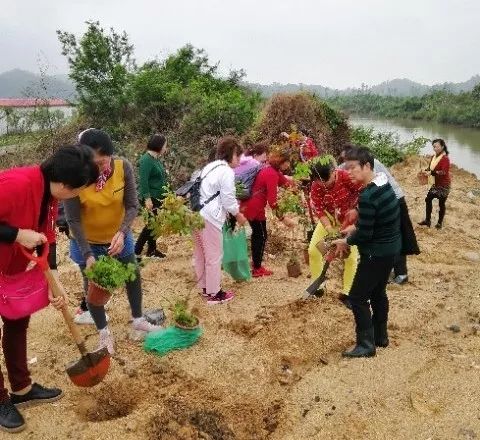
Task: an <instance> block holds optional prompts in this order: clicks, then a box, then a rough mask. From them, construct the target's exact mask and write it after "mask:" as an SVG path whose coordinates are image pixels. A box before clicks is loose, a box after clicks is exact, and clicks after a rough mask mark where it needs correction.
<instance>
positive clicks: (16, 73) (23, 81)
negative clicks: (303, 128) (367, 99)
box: [0, 69, 480, 101]
mask: <svg viewBox="0 0 480 440" xmlns="http://www.w3.org/2000/svg"><path fill="white" fill-rule="evenodd" d="M45 83H46V87H47V95H48V97H49V98H62V99H66V100H69V101H74V100H75V96H76V94H75V87H74V85H73V83H72V81H71V80H70V79H69V77H68V75H51V76H47V77H46V78H45ZM479 83H480V75H475V76H473V77H472V78H470V79H469V80H467V81H464V82H461V83H452V82H448V83H443V84H435V85H433V86H427V85H425V84H420V83H417V82H415V81H411V80H409V79H406V78H397V79H393V80H390V81H385V82H382V83H380V84H377V85H374V86H371V87H368V86H366V85H362V87H361V88H348V89H343V90H339V89H332V88H330V87H324V86H321V85H316V84H301V83H300V84H280V83H273V84H255V83H245V85H246V86H248V87H250V88H252V89H254V90H257V91H259V92H260V93H261V94H262V95H263V96H265V97H269V96H272V95H274V94H276V93H292V92H298V91H301V90H306V91H309V92H312V93H315V94H316V95H318V96H319V97H321V98H329V97H332V96H337V95H352V94H355V93H373V94H376V95H382V96H421V95H425V94H426V93H429V92H431V91H434V90H446V91H448V92H452V93H461V92H469V91H471V90H472V89H473V88H474V87H475V85H477V84H479ZM40 84H41V81H40V75H37V74H34V73H31V72H27V71H25V70H20V69H14V70H10V71H8V72H4V73H0V98H23V97H45V92H44V91H43V90H42V87H41V86H40Z"/></svg>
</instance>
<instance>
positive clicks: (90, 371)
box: [21, 245, 110, 387]
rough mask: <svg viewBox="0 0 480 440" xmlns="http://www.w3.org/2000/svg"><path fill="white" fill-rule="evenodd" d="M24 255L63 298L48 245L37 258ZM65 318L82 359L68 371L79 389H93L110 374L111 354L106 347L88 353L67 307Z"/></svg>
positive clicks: (64, 308)
mask: <svg viewBox="0 0 480 440" xmlns="http://www.w3.org/2000/svg"><path fill="white" fill-rule="evenodd" d="M21 249H22V253H23V254H24V255H25V256H26V257H27V258H28V259H29V260H31V261H34V262H35V263H37V264H38V265H39V267H40V268H41V269H42V270H43V271H44V274H45V278H46V279H47V282H48V286H49V287H50V290H51V292H52V294H53V296H54V297H59V296H63V295H64V293H65V291H64V289H63V287H62V285H61V284H60V283H59V281H58V280H57V279H56V278H55V276H54V275H53V273H52V271H51V270H50V268H49V267H48V264H47V261H46V256H48V245H45V249H46V250H45V251H44V255H43V256H42V257H36V256H34V255H31V254H30V253H28V252H27V251H26V250H25V249H24V248H23V247H22V248H21ZM61 312H62V315H63V318H64V319H65V322H66V323H67V326H68V328H69V330H70V332H71V333H72V336H73V340H74V341H75V343H76V344H77V347H78V350H79V351H80V354H81V355H82V357H81V358H80V359H79V360H78V361H72V362H70V363H69V364H68V365H67V367H66V371H67V374H68V377H69V378H70V380H71V381H72V382H73V383H74V384H75V385H77V386H79V387H93V386H95V385H97V384H99V383H100V382H101V381H102V380H103V378H104V377H105V376H106V375H107V373H108V368H109V367H110V354H109V353H108V350H107V348H106V347H104V348H101V349H99V350H96V351H94V352H88V351H87V348H86V347H85V340H84V339H83V337H82V335H81V334H80V332H79V330H78V327H77V326H76V325H75V323H74V322H73V319H72V315H71V314H70V312H69V311H68V309H67V306H65V307H63V308H62V310H61Z"/></svg>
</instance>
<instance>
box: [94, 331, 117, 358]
mask: <svg viewBox="0 0 480 440" xmlns="http://www.w3.org/2000/svg"><path fill="white" fill-rule="evenodd" d="M99 337H100V341H99V343H98V347H97V350H100V349H101V348H104V347H107V350H108V352H109V353H110V356H113V355H114V354H115V348H114V343H115V340H114V339H113V335H112V334H111V333H110V330H109V329H108V328H104V329H103V330H100V332H99Z"/></svg>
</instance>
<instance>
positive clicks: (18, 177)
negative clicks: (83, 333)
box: [0, 146, 98, 432]
mask: <svg viewBox="0 0 480 440" xmlns="http://www.w3.org/2000/svg"><path fill="white" fill-rule="evenodd" d="M97 175H98V171H97V167H96V165H95V164H94V163H93V155H92V153H91V152H90V150H89V148H88V147H83V146H68V147H61V148H59V149H58V150H56V152H55V153H54V154H53V155H52V156H51V157H49V158H48V159H47V160H45V161H44V162H43V163H42V164H41V165H40V166H33V167H25V168H12V169H10V170H7V171H3V172H1V173H0V273H1V274H4V275H15V274H19V273H21V272H24V271H25V270H26V269H27V266H28V264H29V260H28V259H27V258H26V257H25V256H24V255H23V254H22V253H21V252H20V250H19V247H20V246H23V247H25V248H27V249H30V250H33V249H35V248H36V247H37V246H42V245H48V246H49V247H50V252H49V265H50V268H51V269H53V270H55V269H56V257H55V253H56V252H55V251H56V249H55V247H56V246H55V220H56V217H57V201H58V200H64V199H68V198H71V197H76V196H77V195H78V194H79V192H80V190H81V189H82V188H83V187H85V186H86V185H89V184H90V183H91V182H93V181H95V180H96V177H97ZM54 274H55V272H54ZM1 293H2V287H1V286H0V294H1ZM49 299H50V302H51V303H52V305H53V306H54V307H56V308H62V307H63V306H64V305H65V300H64V298H53V297H52V296H51V294H50V293H49ZM29 320H30V316H27V317H25V318H20V319H14V320H13V319H7V318H6V317H4V316H2V321H3V329H2V332H3V335H2V336H3V338H2V346H3V354H4V358H5V365H6V367H7V373H8V379H9V381H10V386H11V388H12V393H11V395H10V396H9V394H8V391H7V389H6V388H5V383H4V378H3V375H2V373H1V372H0V430H4V431H8V432H18V431H21V430H22V429H24V428H25V421H24V419H23V417H22V415H21V414H20V413H19V411H18V409H17V408H16V406H15V405H26V404H29V403H32V402H35V403H42V402H53V401H55V400H58V399H60V398H61V397H62V395H63V393H62V391H61V390H59V389H58V388H45V387H43V386H41V385H39V384H37V383H33V384H32V381H31V379H30V372H29V371H28V366H27V328H28V323H29Z"/></svg>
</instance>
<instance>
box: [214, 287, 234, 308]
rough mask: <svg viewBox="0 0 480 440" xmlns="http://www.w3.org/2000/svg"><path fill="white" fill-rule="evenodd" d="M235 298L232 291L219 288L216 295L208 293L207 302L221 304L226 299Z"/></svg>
mask: <svg viewBox="0 0 480 440" xmlns="http://www.w3.org/2000/svg"><path fill="white" fill-rule="evenodd" d="M233 298H235V294H234V293H233V292H225V291H223V290H220V292H218V293H217V294H216V295H209V296H208V298H207V304H209V305H214V304H223V303H226V302H228V301H231V300H232V299H233Z"/></svg>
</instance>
